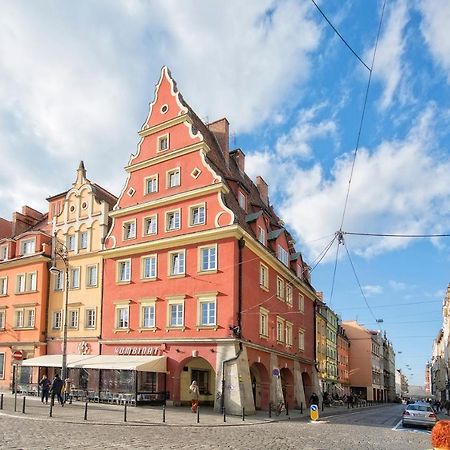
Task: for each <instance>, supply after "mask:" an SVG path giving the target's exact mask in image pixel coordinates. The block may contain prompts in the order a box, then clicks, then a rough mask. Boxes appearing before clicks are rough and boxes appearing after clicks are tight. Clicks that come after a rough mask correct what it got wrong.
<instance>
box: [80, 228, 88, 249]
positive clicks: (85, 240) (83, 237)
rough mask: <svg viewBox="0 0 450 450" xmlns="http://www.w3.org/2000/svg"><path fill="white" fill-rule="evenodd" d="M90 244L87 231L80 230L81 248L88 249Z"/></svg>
mask: <svg viewBox="0 0 450 450" xmlns="http://www.w3.org/2000/svg"><path fill="white" fill-rule="evenodd" d="M88 245H89V234H88V232H87V231H80V242H79V249H80V250H86V249H87V248H88Z"/></svg>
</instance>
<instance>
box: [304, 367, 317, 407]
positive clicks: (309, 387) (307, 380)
mask: <svg viewBox="0 0 450 450" xmlns="http://www.w3.org/2000/svg"><path fill="white" fill-rule="evenodd" d="M302 382H303V389H304V391H305V400H306V402H307V403H308V404H309V399H310V398H311V395H312V393H313V384H312V380H311V377H310V376H309V373H308V372H302ZM316 394H317V395H319V393H318V392H316Z"/></svg>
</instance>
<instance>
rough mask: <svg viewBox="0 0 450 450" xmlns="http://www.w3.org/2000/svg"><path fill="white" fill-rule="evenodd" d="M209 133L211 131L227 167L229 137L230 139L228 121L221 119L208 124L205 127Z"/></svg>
mask: <svg viewBox="0 0 450 450" xmlns="http://www.w3.org/2000/svg"><path fill="white" fill-rule="evenodd" d="M207 127H208V129H209V131H211V132H212V133H213V134H214V136H215V137H216V139H217V142H218V143H219V147H220V150H222V153H223V157H224V158H225V162H226V164H227V167H228V163H229V160H230V155H229V153H228V151H229V137H230V131H229V130H230V124H229V123H228V120H227V119H225V118H223V119H220V120H216V121H215V122H212V123H209V124H208V125H207Z"/></svg>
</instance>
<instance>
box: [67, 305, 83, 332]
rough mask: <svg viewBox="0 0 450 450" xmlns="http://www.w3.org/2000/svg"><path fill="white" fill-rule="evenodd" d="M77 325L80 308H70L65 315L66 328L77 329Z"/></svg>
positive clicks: (78, 323)
mask: <svg viewBox="0 0 450 450" xmlns="http://www.w3.org/2000/svg"><path fill="white" fill-rule="evenodd" d="M73 319H75V320H73ZM79 326H80V310H79V309H78V308H70V309H69V312H68V317H67V328H69V329H71V330H78V328H79Z"/></svg>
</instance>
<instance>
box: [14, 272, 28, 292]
mask: <svg viewBox="0 0 450 450" xmlns="http://www.w3.org/2000/svg"><path fill="white" fill-rule="evenodd" d="M26 290H27V276H26V274H25V273H18V274H17V275H16V294H23V293H24V292H26Z"/></svg>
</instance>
